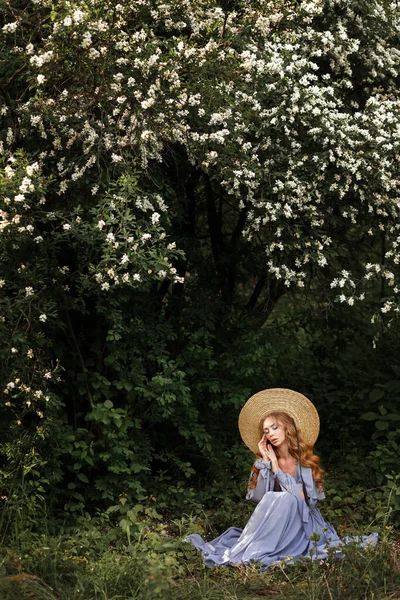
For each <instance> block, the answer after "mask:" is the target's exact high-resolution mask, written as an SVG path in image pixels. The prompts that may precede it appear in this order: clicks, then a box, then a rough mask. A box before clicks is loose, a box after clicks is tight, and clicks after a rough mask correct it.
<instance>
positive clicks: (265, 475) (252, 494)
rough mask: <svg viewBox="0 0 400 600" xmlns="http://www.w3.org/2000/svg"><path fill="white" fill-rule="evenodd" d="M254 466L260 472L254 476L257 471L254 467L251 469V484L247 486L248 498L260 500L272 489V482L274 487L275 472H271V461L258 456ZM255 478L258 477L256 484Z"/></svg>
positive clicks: (255, 500)
mask: <svg viewBox="0 0 400 600" xmlns="http://www.w3.org/2000/svg"><path fill="white" fill-rule="evenodd" d="M254 467H255V469H256V470H259V473H258V475H257V474H256V477H254V473H256V471H255V470H254V468H253V469H252V471H251V474H250V479H249V484H248V486H247V494H246V500H252V501H253V502H259V501H260V500H261V498H262V497H263V496H264V494H265V492H268V491H269V490H270V487H271V484H272V487H273V474H272V473H271V462H270V461H263V459H261V458H258V459H257V460H256V461H255V463H254ZM255 478H257V482H256V485H254V479H255Z"/></svg>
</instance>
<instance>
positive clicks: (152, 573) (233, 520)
mask: <svg viewBox="0 0 400 600" xmlns="http://www.w3.org/2000/svg"><path fill="white" fill-rule="evenodd" d="M343 485H344V484H343ZM332 486H333V487H332V490H331V493H330V494H328V498H330V500H329V499H328V500H327V501H326V503H325V506H324V507H323V514H324V516H325V517H326V518H328V520H332V521H333V522H334V524H335V526H336V527H337V529H338V531H339V534H340V535H341V536H344V535H351V534H354V533H360V532H363V533H364V532H365V533H367V532H368V530H369V531H371V530H374V531H379V535H380V541H379V543H378V545H377V546H376V547H375V548H370V549H366V550H363V549H360V548H359V547H358V546H357V545H356V544H349V545H348V546H346V547H345V549H344V551H343V554H344V557H343V559H342V560H335V557H334V555H332V556H330V557H329V558H328V560H325V561H320V562H318V561H314V562H313V561H310V560H307V561H304V563H296V564H294V565H291V566H286V567H284V566H283V565H277V566H274V567H273V568H270V569H268V570H267V571H266V572H264V573H263V574H260V571H259V565H256V564H254V565H251V566H249V567H247V568H234V567H217V568H214V569H209V568H208V567H206V566H205V565H204V563H203V561H202V558H201V556H200V554H199V553H198V552H197V550H195V549H194V548H193V547H192V546H191V545H190V544H187V543H184V542H183V541H182V539H183V537H184V536H185V535H187V534H188V533H200V534H201V535H203V536H204V537H206V538H207V539H211V538H213V537H215V536H216V535H217V534H219V533H221V532H222V531H223V530H224V529H226V528H227V527H228V526H230V525H232V524H234V525H238V526H243V525H244V523H245V522H246V521H247V519H248V517H249V515H250V513H251V511H252V510H253V508H254V505H251V504H250V503H245V502H238V501H237V498H235V496H234V495H229V494H226V491H225V497H224V498H222V497H220V498H219V500H218V507H217V508H214V509H209V510H204V509H202V508H199V504H198V503H197V504H196V506H189V508H190V509H191V510H193V513H192V514H186V515H182V512H183V511H182V509H180V510H177V509H176V507H175V514H178V515H180V516H179V517H178V518H175V519H174V518H173V517H172V516H171V514H169V516H168V517H167V513H166V511H165V510H164V511H163V510H162V508H163V507H161V510H160V508H159V507H157V510H155V509H154V505H157V503H155V502H154V503H153V507H152V506H149V505H143V506H142V505H136V506H134V507H129V506H126V505H121V506H118V507H113V509H112V510H110V511H109V512H108V513H103V514H98V515H97V516H89V515H84V516H82V517H80V518H78V520H77V521H75V525H74V527H73V528H71V527H68V528H66V527H62V526H61V525H60V523H58V524H55V523H54V522H53V521H52V520H51V519H49V518H47V519H46V518H45V519H43V520H41V521H40V523H36V525H35V524H34V523H32V516H31V515H30V520H28V519H26V520H25V521H24V518H23V515H21V513H20V514H19V517H18V524H17V525H16V520H15V519H14V521H12V519H11V518H10V514H11V510H10V511H8V513H7V510H5V511H3V517H2V521H1V523H2V526H3V527H2V528H3V531H6V532H7V533H6V534H4V537H3V543H2V544H1V546H0V600H24V599H27V598H30V599H31V598H32V599H33V600H35V599H37V600H157V599H161V600H239V599H240V600H260V599H263V598H274V599H276V600H342V599H343V600H395V599H396V598H399V599H400V542H399V540H400V537H399V530H398V529H395V527H394V526H393V525H389V524H388V519H387V515H386V516H385V514H384V510H383V500H382V501H380V500H379V492H377V491H376V490H363V489H361V488H357V489H356V488H354V487H353V488H352V490H351V492H349V491H348V490H349V488H347V491H346V496H345V495H344V493H342V490H341V489H340V487H339V485H338V483H337V482H336V483H335V484H332ZM382 498H383V496H382ZM186 504H187V506H188V503H186ZM183 505H184V503H183V502H182V506H183ZM7 514H8V516H7ZM376 515H380V516H379V517H378V518H377V517H376ZM24 523H25V524H26V526H24ZM368 523H371V525H370V526H369V525H368Z"/></svg>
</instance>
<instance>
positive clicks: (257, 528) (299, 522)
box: [186, 491, 377, 568]
mask: <svg viewBox="0 0 400 600" xmlns="http://www.w3.org/2000/svg"><path fill="white" fill-rule="evenodd" d="M307 516H308V518H307V522H306V523H305V522H304V519H303V517H302V515H301V514H300V512H299V510H298V499H296V497H295V496H294V495H293V494H291V493H289V492H285V491H283V492H273V491H269V492H266V493H265V494H264V496H263V497H262V499H261V500H260V502H259V503H258V505H257V507H256V508H255V510H254V512H253V514H252V515H251V517H250V519H249V521H248V522H247V524H246V526H245V528H244V529H243V530H242V529H239V528H237V527H230V528H229V529H227V530H226V531H225V532H224V533H222V534H221V535H220V536H219V537H217V538H216V539H215V540H212V541H211V542H205V541H204V540H203V539H202V537H201V536H200V535H198V534H192V535H189V536H188V537H187V538H186V539H187V541H189V542H191V543H192V544H193V545H194V546H195V547H196V548H198V549H199V550H200V551H201V552H202V554H203V557H204V561H205V563H206V564H207V565H208V566H210V567H211V566H214V565H240V564H249V563H250V561H259V562H260V563H261V564H262V566H263V567H264V568H265V567H268V566H270V565H272V564H274V563H276V562H279V561H282V560H285V561H286V562H292V561H293V560H299V559H300V558H301V557H308V558H312V559H323V558H327V550H328V548H329V547H334V548H336V549H337V550H336V553H337V555H338V557H340V546H342V545H343V543H345V542H348V541H351V540H350V538H346V539H345V540H344V541H342V540H341V539H340V538H339V536H338V534H337V533H336V531H335V529H334V527H333V526H332V525H331V524H330V523H328V522H326V521H324V519H323V517H322V515H321V513H320V511H319V510H318V508H316V507H315V506H314V507H312V508H311V509H310V510H309V511H307ZM312 534H317V535H316V536H312ZM310 536H312V539H311V540H310ZM358 541H359V542H360V543H361V544H362V545H363V546H366V545H368V544H375V543H376V541H377V534H371V535H370V536H367V537H363V538H360V539H359V540H358Z"/></svg>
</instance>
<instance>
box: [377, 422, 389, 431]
mask: <svg viewBox="0 0 400 600" xmlns="http://www.w3.org/2000/svg"><path fill="white" fill-rule="evenodd" d="M375 427H376V428H377V429H379V431H384V430H385V429H387V428H388V427H389V423H388V421H377V422H376V423H375Z"/></svg>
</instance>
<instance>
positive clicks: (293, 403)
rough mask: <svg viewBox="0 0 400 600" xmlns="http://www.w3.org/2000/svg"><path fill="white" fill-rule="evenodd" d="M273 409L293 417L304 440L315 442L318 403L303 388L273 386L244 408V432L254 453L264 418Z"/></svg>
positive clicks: (241, 421)
mask: <svg viewBox="0 0 400 600" xmlns="http://www.w3.org/2000/svg"><path fill="white" fill-rule="evenodd" d="M273 412H284V413H286V414H287V415H289V416H290V417H292V419H294V422H295V424H296V427H297V429H298V430H299V431H300V432H301V435H302V437H303V439H304V441H306V442H308V443H309V444H310V445H311V446H314V444H315V441H316V439H317V437H318V434H319V416H318V412H317V409H316V408H315V406H314V404H313V403H312V402H311V401H310V400H309V399H308V398H306V397H305V396H303V394H300V393H299V392H294V391H293V390H288V389H285V388H271V389H269V390H262V391H261V392H257V394H254V396H252V397H251V398H249V400H247V402H246V404H245V405H244V406H243V408H242V410H241V411H240V415H239V431H240V435H241V436H242V439H243V441H244V443H245V444H246V446H247V447H248V448H250V450H251V451H252V452H254V454H257V452H259V450H258V443H259V441H260V439H261V438H260V422H261V419H262V418H263V417H266V416H267V415H268V414H270V413H273Z"/></svg>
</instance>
